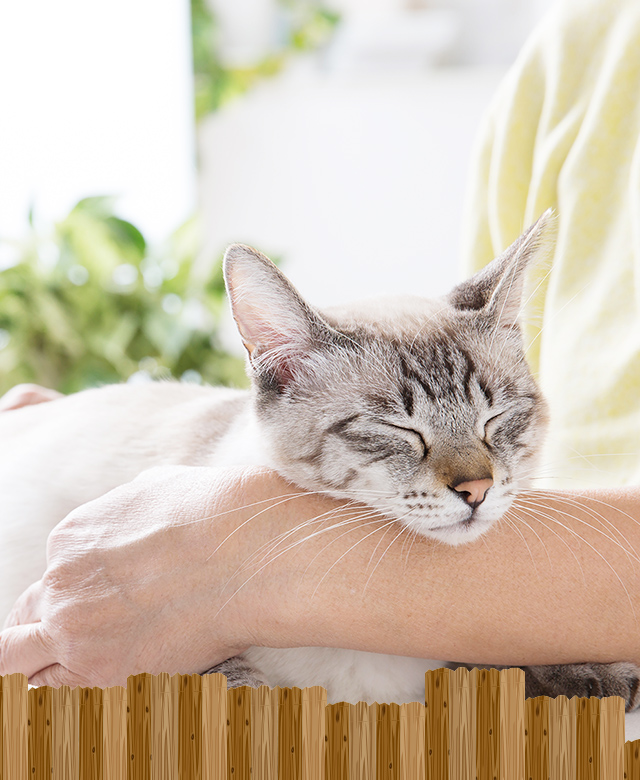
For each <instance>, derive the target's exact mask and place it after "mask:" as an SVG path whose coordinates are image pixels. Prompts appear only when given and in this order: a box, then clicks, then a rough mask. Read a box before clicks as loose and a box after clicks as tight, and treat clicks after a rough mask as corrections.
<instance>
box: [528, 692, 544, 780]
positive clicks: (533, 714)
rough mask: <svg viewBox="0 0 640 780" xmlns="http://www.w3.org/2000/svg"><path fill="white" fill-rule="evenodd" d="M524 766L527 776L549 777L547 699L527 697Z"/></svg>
mask: <svg viewBox="0 0 640 780" xmlns="http://www.w3.org/2000/svg"><path fill="white" fill-rule="evenodd" d="M525 766H526V773H527V778H529V777H530V778H532V780H547V778H548V777H549V699H548V698H547V697H546V696H536V697H535V699H527V701H526V708H525Z"/></svg>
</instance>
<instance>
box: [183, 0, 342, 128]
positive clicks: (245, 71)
mask: <svg viewBox="0 0 640 780" xmlns="http://www.w3.org/2000/svg"><path fill="white" fill-rule="evenodd" d="M280 4H281V6H282V13H283V18H284V20H285V22H286V23H285V25H284V26H285V28H286V30H287V33H286V35H285V36H284V39H283V41H282V44H281V46H280V47H279V48H278V49H277V50H276V51H274V52H273V53H271V54H269V55H268V56H266V57H264V58H263V59H262V60H260V61H259V62H256V63H255V64H254V65H252V66H251V67H246V68H232V67H228V66H225V65H224V63H223V62H222V60H221V58H220V55H219V53H218V35H217V33H218V29H217V25H216V20H215V17H214V15H213V14H212V13H211V11H210V10H209V8H208V6H207V3H206V0H191V30H192V45H193V70H194V81H195V110H196V119H201V118H202V117H203V116H206V115H207V114H208V113H210V112H212V111H216V110H217V109H219V108H220V107H221V106H223V105H224V104H225V103H227V102H228V101H229V100H231V99H233V98H234V97H237V96H238V95H242V94H244V93H245V92H247V91H248V90H249V89H250V88H251V87H252V86H253V85H254V84H255V83H256V82H257V81H258V80H260V79H262V78H265V77H268V76H274V75H276V74H277V73H279V72H280V71H281V70H282V68H283V67H284V65H285V64H286V63H287V62H288V61H289V59H290V57H291V56H292V55H293V54H295V53H296V52H301V51H309V50H312V49H316V48H318V47H319V46H321V45H323V44H324V43H326V41H327V40H328V39H329V37H330V36H331V33H332V32H333V31H334V29H335V27H336V25H337V24H338V22H339V20H340V17H339V16H338V14H336V13H334V12H333V11H330V10H328V9H326V8H324V7H323V6H322V5H321V4H320V3H318V2H314V1H313V0H312V1H311V2H309V0H280Z"/></svg>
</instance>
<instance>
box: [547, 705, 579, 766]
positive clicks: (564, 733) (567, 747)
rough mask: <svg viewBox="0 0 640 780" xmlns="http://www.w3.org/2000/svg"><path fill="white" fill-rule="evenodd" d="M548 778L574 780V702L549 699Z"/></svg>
mask: <svg viewBox="0 0 640 780" xmlns="http://www.w3.org/2000/svg"><path fill="white" fill-rule="evenodd" d="M549 778H550V780H575V778H576V700H575V699H571V701H569V699H567V697H566V696H558V698H557V699H549Z"/></svg>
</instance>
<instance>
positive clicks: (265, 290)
mask: <svg viewBox="0 0 640 780" xmlns="http://www.w3.org/2000/svg"><path fill="white" fill-rule="evenodd" d="M224 274H225V282H226V284H227V290H228V293H229V299H230V302H231V310H232V313H233V317H234V319H235V321H236V325H237V326H238V330H239V332H240V336H241V337H242V341H243V343H244V345H245V347H246V349H247V352H248V353H249V357H250V359H251V362H252V364H255V361H256V360H260V362H261V365H262V366H263V367H264V368H268V369H269V370H271V371H272V372H275V373H277V374H278V375H279V376H280V377H281V378H282V379H286V377H290V375H291V372H292V361H294V360H295V358H296V356H300V355H301V354H304V353H305V352H306V351H307V350H308V347H309V342H310V330H309V324H310V322H309V319H310V311H309V309H308V307H307V306H306V304H305V303H304V301H303V300H302V299H301V298H300V296H299V295H298V293H297V291H296V289H295V288H294V287H293V285H292V284H291V283H290V282H289V280H288V279H287V278H286V277H285V276H284V274H282V272H281V271H279V270H278V269H277V268H276V266H275V265H274V264H273V263H272V262H271V261H270V260H269V259H268V258H266V257H265V256H264V255H262V254H260V253H259V252H256V250H254V249H251V248H250V247H244V246H241V245H238V244H235V245H233V246H232V247H229V249H228V250H227V253H226V255H225V261H224Z"/></svg>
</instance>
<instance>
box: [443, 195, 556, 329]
mask: <svg viewBox="0 0 640 780" xmlns="http://www.w3.org/2000/svg"><path fill="white" fill-rule="evenodd" d="M554 234H555V217H554V213H553V211H552V209H547V211H545V212H544V214H543V215H542V216H541V217H540V218H539V219H538V221H537V222H535V223H534V224H533V225H531V227H529V228H528V229H527V230H525V232H524V233H523V234H522V235H521V236H520V237H519V238H517V239H516V240H515V241H514V242H513V244H511V246H510V247H509V248H508V249H506V250H505V251H504V252H503V253H502V254H501V255H500V256H499V257H497V258H496V259H495V260H493V261H492V262H491V263H489V265H487V266H485V267H484V268H483V269H482V270H481V271H478V273H476V274H474V275H473V276H472V277H471V278H470V279H467V281H465V282H462V284H459V285H458V286H457V287H455V288H454V289H453V290H452V291H451V293H450V294H449V302H450V303H451V304H452V305H453V306H455V307H456V308H457V309H471V310H476V311H482V312H483V314H484V315H485V316H486V317H487V318H488V319H489V320H491V321H492V324H494V325H498V326H501V327H505V328H512V327H513V326H514V325H516V324H517V322H518V315H519V314H520V310H521V308H522V291H523V286H524V279H525V273H526V270H527V268H529V267H530V266H531V265H533V264H535V263H536V262H538V261H539V260H541V259H542V258H543V257H547V256H548V254H549V245H550V243H551V241H552V239H553V237H554Z"/></svg>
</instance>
